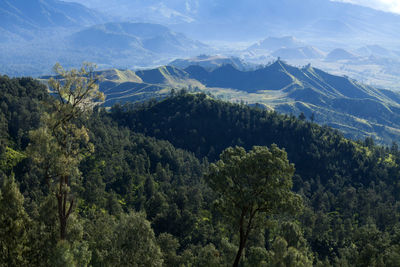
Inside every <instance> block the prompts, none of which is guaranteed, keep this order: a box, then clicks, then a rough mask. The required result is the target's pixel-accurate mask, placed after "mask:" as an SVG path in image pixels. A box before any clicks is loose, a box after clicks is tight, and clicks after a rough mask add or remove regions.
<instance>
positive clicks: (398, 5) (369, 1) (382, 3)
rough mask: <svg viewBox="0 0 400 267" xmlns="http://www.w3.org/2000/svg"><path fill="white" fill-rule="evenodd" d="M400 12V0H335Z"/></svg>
mask: <svg viewBox="0 0 400 267" xmlns="http://www.w3.org/2000/svg"><path fill="white" fill-rule="evenodd" d="M335 1H338V2H348V3H353V4H358V5H362V6H367V7H371V8H374V9H379V10H384V11H389V12H393V13H398V14H400V0H335Z"/></svg>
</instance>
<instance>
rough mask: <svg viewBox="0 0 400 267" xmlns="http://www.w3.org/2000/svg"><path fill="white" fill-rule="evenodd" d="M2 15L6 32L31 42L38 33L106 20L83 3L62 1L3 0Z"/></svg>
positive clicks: (0, 5) (1, 21)
mask: <svg viewBox="0 0 400 267" xmlns="http://www.w3.org/2000/svg"><path fill="white" fill-rule="evenodd" d="M0 15H1V19H0V29H2V30H3V32H7V33H8V34H9V35H13V36H15V35H17V36H20V37H22V38H29V39H32V38H33V37H34V33H35V32H37V31H41V30H46V29H49V28H59V27H63V28H69V27H78V26H84V25H93V24H96V23H100V22H101V21H102V20H103V17H102V16H101V15H100V14H99V13H98V12H96V11H94V10H92V9H89V8H87V7H85V6H83V5H81V4H78V3H69V2H64V1H58V0H29V1H27V0H2V1H0Z"/></svg>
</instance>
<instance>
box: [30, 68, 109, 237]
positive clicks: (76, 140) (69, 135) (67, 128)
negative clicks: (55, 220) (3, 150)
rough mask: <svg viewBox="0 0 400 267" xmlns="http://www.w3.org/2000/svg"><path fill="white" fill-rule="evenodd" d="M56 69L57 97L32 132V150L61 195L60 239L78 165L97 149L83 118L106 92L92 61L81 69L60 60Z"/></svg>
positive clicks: (52, 86)
mask: <svg viewBox="0 0 400 267" xmlns="http://www.w3.org/2000/svg"><path fill="white" fill-rule="evenodd" d="M53 69H54V72H55V73H56V76H55V78H51V79H50V80H49V89H50V90H51V92H52V93H53V94H54V95H55V97H56V101H52V102H51V107H50V109H49V110H50V112H48V113H44V115H43V116H42V119H41V127H40V128H39V129H37V130H34V131H32V132H31V133H30V139H31V143H30V145H29V146H28V151H29V153H30V155H31V157H32V158H33V159H34V161H36V162H37V163H38V164H40V165H41V167H42V169H43V170H44V178H45V180H46V182H47V184H48V185H49V187H51V188H52V189H53V190H52V192H54V194H55V196H56V198H57V204H58V217H59V222H60V239H61V240H64V239H66V229H67V222H68V218H69V216H70V214H71V212H72V210H73V207H74V194H73V192H71V188H73V186H74V185H76V183H77V181H78V180H79V179H78V178H79V177H80V172H79V169H78V165H79V163H80V162H81V160H82V159H83V158H84V157H85V156H87V155H89V154H90V153H91V152H93V150H94V147H93V144H91V143H90V142H89V135H88V130H87V128H86V127H85V126H84V125H83V124H82V123H81V121H80V119H83V118H85V117H87V116H88V115H89V114H90V112H91V111H92V108H93V107H94V106H95V104H96V102H98V101H103V100H104V95H103V93H101V92H100V91H99V87H98V84H97V81H98V77H97V76H96V75H95V73H94V66H93V65H92V64H83V66H82V68H81V69H79V70H77V69H72V70H65V69H63V67H62V66H61V65H60V64H56V65H55V66H54V68H53Z"/></svg>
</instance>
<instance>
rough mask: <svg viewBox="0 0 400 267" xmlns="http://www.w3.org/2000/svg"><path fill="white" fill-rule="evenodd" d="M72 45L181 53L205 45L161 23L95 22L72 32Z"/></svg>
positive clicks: (192, 51)
mask: <svg viewBox="0 0 400 267" xmlns="http://www.w3.org/2000/svg"><path fill="white" fill-rule="evenodd" d="M70 38H71V41H72V44H73V46H74V47H76V48H77V49H79V48H80V47H92V48H98V49H114V50H116V51H118V50H120V51H121V50H127V49H136V50H137V52H140V51H143V50H148V51H150V52H153V53H160V54H169V55H182V54H184V53H192V54H193V53H196V51H198V52H201V51H202V50H204V49H206V48H207V46H206V45H205V44H202V43H201V42H198V41H193V40H191V39H189V38H187V37H186V36H185V35H184V34H181V33H176V32H173V31H171V30H170V29H168V28H167V27H165V26H162V25H159V24H151V23H130V22H122V23H116V22H113V23H106V24H101V25H95V26H92V27H89V28H87V29H84V30H81V31H79V32H77V33H74V34H73V35H72V36H71V37H70Z"/></svg>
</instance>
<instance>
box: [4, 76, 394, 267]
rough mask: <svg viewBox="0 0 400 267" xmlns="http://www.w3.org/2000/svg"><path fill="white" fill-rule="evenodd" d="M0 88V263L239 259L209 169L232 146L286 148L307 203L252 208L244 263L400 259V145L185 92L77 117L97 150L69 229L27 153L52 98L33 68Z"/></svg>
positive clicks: (82, 172) (236, 237) (85, 164)
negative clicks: (258, 212) (293, 207)
mask: <svg viewBox="0 0 400 267" xmlns="http://www.w3.org/2000/svg"><path fill="white" fill-rule="evenodd" d="M0 88H1V90H0V132H1V136H0V137H1V140H0V178H1V181H0V182H1V183H0V184H1V191H0V226H1V227H0V243H1V246H0V248H1V249H0V265H6V266H7V265H8V266H140V265H146V266H230V265H232V264H233V263H234V260H235V256H236V255H237V251H238V249H239V248H240V244H241V243H240V231H239V229H238V227H237V226H236V225H234V224H232V223H231V220H227V217H226V210H225V212H224V211H223V210H221V205H219V204H220V203H221V195H220V193H219V191H218V190H217V188H218V187H216V186H215V185H213V183H210V181H209V179H206V177H209V176H207V175H209V174H211V173H212V169H213V168H214V167H212V166H218V164H219V163H218V162H220V163H221V161H219V160H222V161H224V159H225V160H226V159H227V158H226V157H225V156H224V154H221V152H222V151H224V150H225V149H227V148H228V147H233V148H231V149H234V147H236V146H237V148H236V149H239V151H244V153H249V152H250V150H251V149H252V147H253V146H263V147H269V148H270V149H274V148H273V147H276V149H278V148H279V151H281V150H280V149H282V151H285V152H284V153H287V160H288V162H289V163H293V164H294V168H295V169H293V170H291V171H289V170H288V172H289V173H291V174H293V178H291V176H290V178H291V181H292V182H293V188H292V190H293V191H290V192H292V193H293V194H296V195H298V196H299V197H300V198H301V202H302V203H303V209H301V211H300V209H299V213H298V214H297V215H296V214H292V215H289V214H286V213H280V212H279V213H270V214H264V215H263V216H259V217H257V224H256V226H255V227H254V228H253V230H252V231H251V232H250V233H249V235H248V239H247V242H245V245H244V248H243V254H242V257H241V258H240V262H239V266H311V265H316V266H329V265H332V266H399V265H400V246H399V240H400V223H399V215H400V205H399V200H400V199H399V198H400V195H399V192H400V183H399V182H398V180H399V179H398V177H399V174H400V165H399V164H400V151H399V148H398V146H397V144H393V145H392V146H391V147H381V146H376V145H375V144H374V142H373V141H372V139H370V138H367V139H365V140H360V141H354V140H349V139H346V138H344V137H343V136H342V135H341V134H340V133H339V132H338V131H335V130H332V129H330V128H328V127H321V126H318V125H317V124H314V123H312V122H309V121H307V120H305V119H304V118H296V117H294V116H288V115H280V114H277V113H275V112H270V111H265V110H261V109H258V108H257V107H253V108H252V107H248V106H246V105H243V104H242V105H240V104H231V103H227V102H223V101H219V100H215V99H213V98H211V97H209V96H206V95H204V94H188V93H185V92H179V93H177V94H174V95H171V96H170V97H168V98H166V99H163V100H161V101H149V102H146V103H143V104H139V105H124V106H121V105H115V106H114V107H112V108H111V110H110V111H107V110H105V109H103V108H101V107H100V106H97V107H96V108H95V109H94V112H93V113H92V114H91V115H90V116H78V117H76V118H75V119H74V123H76V125H79V126H80V127H84V128H85V129H87V135H88V140H90V143H91V144H93V147H94V150H93V151H92V152H91V153H87V154H85V155H84V156H82V158H81V160H80V161H79V162H78V163H79V164H78V165H77V170H79V172H77V173H76V175H77V177H79V179H76V180H75V182H74V183H73V184H70V188H71V190H73V192H74V203H75V205H74V206H73V211H72V212H71V215H70V217H69V219H68V225H67V229H66V236H65V238H64V239H60V234H59V229H60V225H59V224H60V222H59V218H58V211H57V199H56V198H55V196H54V194H55V193H54V191H53V190H52V187H51V185H50V186H49V184H48V183H47V182H46V179H44V177H46V171H47V169H46V168H45V167H44V166H43V165H42V164H39V163H38V161H37V160H35V159H34V158H32V156H31V154H30V153H29V147H30V144H32V142H33V141H34V140H33V139H32V138H31V136H32V135H30V133H32V132H34V131H36V130H38V129H40V127H42V126H43V123H42V122H41V119H42V118H43V116H44V114H51V113H52V112H54V105H53V104H52V103H53V102H54V101H57V100H56V99H54V98H52V97H50V96H49V94H48V92H47V91H46V88H45V87H44V86H43V85H41V84H40V83H38V82H37V81H35V80H33V79H31V78H13V79H11V78H9V77H6V76H1V77H0ZM273 144H276V146H275V145H273ZM81 145H84V144H83V143H81ZM239 147H243V148H239ZM240 153H242V154H243V152H240ZM220 154H221V156H220ZM243 155H244V154H243ZM282 155H283V154H282ZM221 168H222V167H221ZM261 170H262V169H261ZM288 185H290V182H289V184H288ZM289 187H290V186H289Z"/></svg>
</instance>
